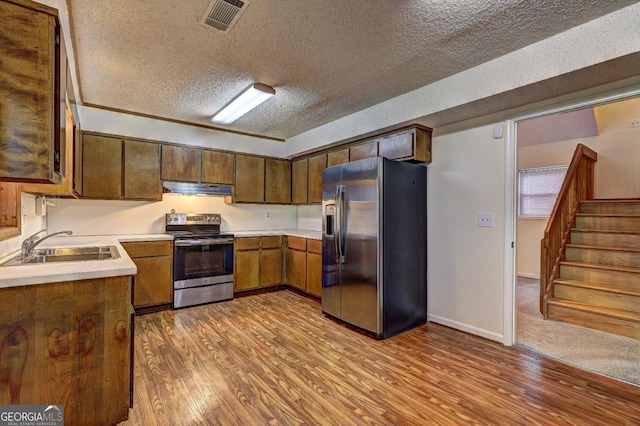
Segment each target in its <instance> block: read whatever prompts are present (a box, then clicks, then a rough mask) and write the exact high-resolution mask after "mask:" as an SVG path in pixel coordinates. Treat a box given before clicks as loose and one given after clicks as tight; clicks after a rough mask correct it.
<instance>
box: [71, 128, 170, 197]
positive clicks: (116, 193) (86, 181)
mask: <svg viewBox="0 0 640 426" xmlns="http://www.w3.org/2000/svg"><path fill="white" fill-rule="evenodd" d="M82 140H83V142H82V162H83V164H82V197H83V198H99V199H116V200H118V199H130V200H153V201H157V200H160V199H161V198H162V193H161V187H160V178H159V174H160V169H159V164H160V151H159V145H157V144H155V143H150V142H139V141H134V140H126V139H120V138H116V137H111V136H104V135H99V134H93V133H83V135H82Z"/></svg>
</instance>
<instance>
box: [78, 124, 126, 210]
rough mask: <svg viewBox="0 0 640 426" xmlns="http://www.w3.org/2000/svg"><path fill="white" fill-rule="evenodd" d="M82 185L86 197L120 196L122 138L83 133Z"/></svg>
mask: <svg viewBox="0 0 640 426" xmlns="http://www.w3.org/2000/svg"><path fill="white" fill-rule="evenodd" d="M82 152H83V165H82V186H83V194H82V195H83V196H84V197H87V198H103V199H109V198H113V199H119V198H122V140H121V139H117V138H112V137H107V136H98V135H92V134H84V135H83V137H82Z"/></svg>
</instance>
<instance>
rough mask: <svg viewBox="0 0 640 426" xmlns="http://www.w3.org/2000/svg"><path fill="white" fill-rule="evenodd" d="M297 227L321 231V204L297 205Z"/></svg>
mask: <svg viewBox="0 0 640 426" xmlns="http://www.w3.org/2000/svg"><path fill="white" fill-rule="evenodd" d="M298 229H308V230H311V231H322V206H320V204H314V205H310V206H298Z"/></svg>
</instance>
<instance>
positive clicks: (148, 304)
mask: <svg viewBox="0 0 640 426" xmlns="http://www.w3.org/2000/svg"><path fill="white" fill-rule="evenodd" d="M121 244H122V247H124V249H125V250H126V251H127V254H129V257H131V260H133V263H135V264H136V267H137V269H138V273H137V274H136V276H135V278H134V282H133V301H132V302H133V307H134V308H135V310H136V314H138V313H146V312H151V311H158V310H162V309H168V308H170V307H171V304H172V303H173V242H172V241H168V240H167V241H136V242H123V243H121Z"/></svg>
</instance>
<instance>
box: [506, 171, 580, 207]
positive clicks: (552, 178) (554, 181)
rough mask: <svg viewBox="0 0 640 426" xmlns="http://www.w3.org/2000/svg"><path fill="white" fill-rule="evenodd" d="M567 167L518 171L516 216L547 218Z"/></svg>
mask: <svg viewBox="0 0 640 426" xmlns="http://www.w3.org/2000/svg"><path fill="white" fill-rule="evenodd" d="M568 168H569V166H568V165H563V166H552V167H538V168H535V169H522V170H520V171H518V216H519V217H549V215H551V211H552V210H553V206H554V205H555V203H556V198H557V197H558V192H560V188H561V187H562V182H563V181H564V176H565V175H566V173H567V169H568Z"/></svg>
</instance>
